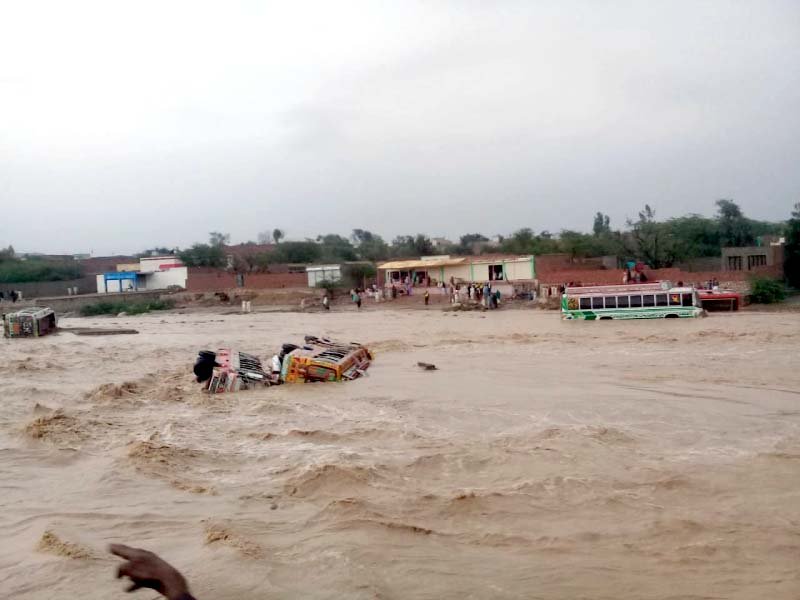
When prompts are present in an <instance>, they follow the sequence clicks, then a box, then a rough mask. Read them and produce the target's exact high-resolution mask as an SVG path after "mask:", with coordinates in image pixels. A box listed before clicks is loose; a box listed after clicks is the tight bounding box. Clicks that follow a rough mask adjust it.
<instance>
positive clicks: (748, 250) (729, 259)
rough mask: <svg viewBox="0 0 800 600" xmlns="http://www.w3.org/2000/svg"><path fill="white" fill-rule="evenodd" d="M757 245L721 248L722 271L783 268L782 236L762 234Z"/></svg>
mask: <svg viewBox="0 0 800 600" xmlns="http://www.w3.org/2000/svg"><path fill="white" fill-rule="evenodd" d="M759 241H760V242H761V244H760V245H758V246H744V247H741V248H734V247H729V248H723V249H722V270H723V271H755V270H759V269H764V268H768V267H775V268H783V247H784V244H785V240H784V238H775V237H771V236H764V237H763V238H761V239H760V240H759Z"/></svg>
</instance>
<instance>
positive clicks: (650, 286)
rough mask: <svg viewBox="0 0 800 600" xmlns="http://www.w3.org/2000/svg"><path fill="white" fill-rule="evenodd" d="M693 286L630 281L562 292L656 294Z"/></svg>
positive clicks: (588, 294) (580, 294)
mask: <svg viewBox="0 0 800 600" xmlns="http://www.w3.org/2000/svg"><path fill="white" fill-rule="evenodd" d="M692 291H694V288H692V287H688V286H683V287H672V284H671V283H670V282H669V281H662V282H658V283H630V284H621V285H591V286H584V287H568V288H567V289H566V291H565V292H564V293H565V294H566V295H567V296H591V295H593V294H597V295H600V296H605V295H615V294H647V293H650V294H656V293H658V292H662V293H665V292H673V293H679V292H692Z"/></svg>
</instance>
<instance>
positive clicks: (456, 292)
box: [302, 279, 502, 311]
mask: <svg viewBox="0 0 800 600" xmlns="http://www.w3.org/2000/svg"><path fill="white" fill-rule="evenodd" d="M413 289H414V286H413V284H412V283H410V282H409V283H408V284H406V283H400V284H398V283H397V282H394V283H392V285H391V286H389V287H380V286H379V285H378V284H377V283H373V284H371V285H369V286H367V287H366V288H361V287H355V288H352V289H350V302H351V303H352V304H353V305H354V306H355V308H356V310H360V309H361V307H362V305H363V303H364V299H365V298H371V299H373V300H374V301H375V302H376V303H377V302H382V301H385V300H387V299H391V300H396V299H397V298H398V296H400V295H405V296H412V295H414V293H413ZM433 289H438V290H439V291H440V295H444V296H446V297H447V299H448V300H449V302H450V303H451V304H468V303H471V304H475V303H477V304H480V305H482V306H485V307H486V308H487V309H497V308H500V301H501V298H502V293H501V292H500V290H499V289H497V288H495V287H492V282H490V281H486V282H484V283H483V284H480V283H462V282H456V281H455V280H454V279H451V280H450V283H449V284H448V283H445V282H439V283H437V284H436V285H435V287H434V288H433ZM430 300H431V288H427V287H426V288H425V291H424V292H422V301H423V303H424V304H425V306H428V305H429V304H430ZM331 301H332V294H331V292H329V291H327V290H326V291H325V292H324V294H323V296H322V299H321V306H322V309H323V310H325V311H329V310H330V309H331ZM302 306H303V308H305V301H303V302H302Z"/></svg>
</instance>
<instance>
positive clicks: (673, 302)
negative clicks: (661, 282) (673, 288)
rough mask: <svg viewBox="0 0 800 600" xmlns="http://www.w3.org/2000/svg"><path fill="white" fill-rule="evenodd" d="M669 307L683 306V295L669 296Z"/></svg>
mask: <svg viewBox="0 0 800 600" xmlns="http://www.w3.org/2000/svg"><path fill="white" fill-rule="evenodd" d="M669 305H670V306H680V305H681V295H680V294H670V295H669Z"/></svg>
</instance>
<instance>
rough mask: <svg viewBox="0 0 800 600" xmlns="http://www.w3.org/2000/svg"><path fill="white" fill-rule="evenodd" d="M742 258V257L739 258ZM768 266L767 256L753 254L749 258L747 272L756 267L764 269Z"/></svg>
mask: <svg viewBox="0 0 800 600" xmlns="http://www.w3.org/2000/svg"><path fill="white" fill-rule="evenodd" d="M739 258H741V257H739ZM766 264H767V255H766V254H751V255H749V256H748V257H747V270H748V271H749V270H750V269H753V268H755V267H764V266H766Z"/></svg>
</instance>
